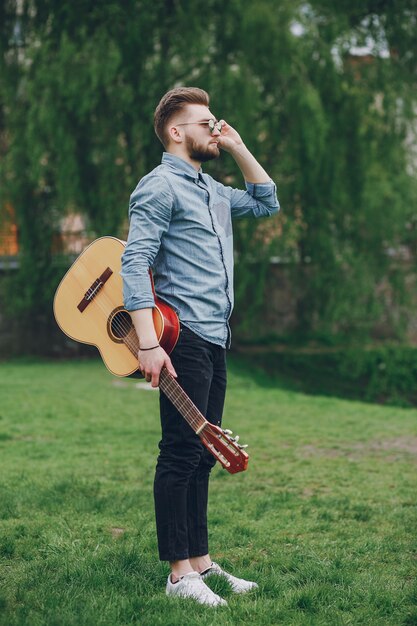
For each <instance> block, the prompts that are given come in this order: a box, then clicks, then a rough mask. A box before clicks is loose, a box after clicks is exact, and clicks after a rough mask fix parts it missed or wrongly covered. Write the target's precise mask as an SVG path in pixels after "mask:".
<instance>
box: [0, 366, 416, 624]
mask: <svg viewBox="0 0 417 626" xmlns="http://www.w3.org/2000/svg"><path fill="white" fill-rule="evenodd" d="M229 372H230V375H229V389H228V396H227V403H226V411H225V419H224V424H225V426H227V427H228V428H231V429H232V430H235V431H237V432H239V434H240V435H241V441H242V442H247V443H249V444H250V447H249V451H250V462H249V468H248V470H247V472H245V473H243V474H237V475H234V476H231V475H229V474H228V473H227V472H225V471H224V470H222V469H221V468H220V467H216V468H215V470H214V471H213V475H212V482H211V494H210V507H209V518H210V530H211V536H210V543H211V554H212V557H213V558H215V559H216V560H217V561H218V562H219V563H220V564H222V565H223V566H225V567H226V568H229V569H230V570H231V571H232V572H234V573H236V574H237V575H242V576H245V577H248V578H250V579H253V580H257V581H258V582H259V585H260V589H259V591H258V592H257V593H254V594H251V595H248V596H244V597H240V596H235V597H233V596H232V594H231V593H230V591H229V590H228V589H227V587H226V586H225V585H224V584H223V581H221V580H217V581H213V582H212V583H211V584H212V586H213V588H214V589H215V590H216V591H218V592H220V593H221V594H222V595H223V596H224V597H225V598H226V599H227V601H228V603H229V606H228V607H227V608H219V609H209V608H204V607H200V606H198V605H195V604H194V603H193V602H192V601H182V602H181V601H177V600H175V599H172V598H167V597H166V596H165V593H164V586H165V580H166V576H167V574H168V570H167V566H166V564H161V563H159V562H158V560H157V550H156V539H155V531H154V517H153V499H152V482H153V470H154V466H155V459H156V455H157V444H158V440H159V417H158V394H157V393H156V392H152V391H148V390H144V389H138V388H137V387H136V386H135V385H136V384H137V381H133V380H124V381H118V380H116V379H114V378H113V377H111V376H110V375H109V374H108V373H107V371H106V370H105V368H104V366H103V365H102V364H101V363H100V362H98V361H93V362H91V361H90V362H87V361H84V362H71V363H67V362H62V363H50V362H28V361H26V362H25V361H16V362H13V363H11V364H5V363H3V364H0V459H1V461H0V467H1V477H0V624H1V625H2V626H3V625H4V626H17V625H19V626H21V625H27V626H39V625H48V626H49V625H50V626H60V625H62V626H70V625H71V626H72V625H73V626H83V625H88V626H104V625H106V626H118V625H119V624H120V625H122V624H137V625H140V626H154V625H155V626H157V625H164V626H174V625H175V626H176V625H178V626H195V625H197V626H198V625H204V626H209V625H211V624H222V626H231V625H234V624H255V625H265V626H270V625H271V624H274V625H275V624H276V625H287V624H289V625H299V624H300V625H301V624H302V625H321V624H326V625H327V624H328V625H332V626H333V625H337V624H354V625H357V624H366V625H385V624H392V625H393V626H400V625H404V626H412V625H416V624H417V584H416V565H417V532H416V531H417V524H416V520H417V516H416V510H417V496H416V492H417V490H416V487H417V419H416V418H417V411H416V410H414V409H401V408H395V407H381V406H376V405H371V404H362V403H360V402H350V401H345V400H343V401H342V400H337V399H334V398H323V397H309V396H306V395H303V394H301V393H296V392H293V391H286V390H285V389H278V388H274V387H273V386H268V384H267V383H266V382H265V381H263V380H262V378H260V377H259V375H256V376H251V374H250V373H249V371H248V370H245V369H244V368H242V366H240V365H238V364H237V363H235V362H232V363H231V365H230V368H229ZM118 382H119V383H120V382H121V383H122V385H117V384H115V383H118Z"/></svg>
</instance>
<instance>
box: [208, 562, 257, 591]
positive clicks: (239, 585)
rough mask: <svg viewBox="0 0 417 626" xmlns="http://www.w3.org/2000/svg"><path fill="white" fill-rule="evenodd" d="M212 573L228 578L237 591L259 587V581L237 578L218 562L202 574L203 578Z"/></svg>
mask: <svg viewBox="0 0 417 626" xmlns="http://www.w3.org/2000/svg"><path fill="white" fill-rule="evenodd" d="M212 574H216V576H223V577H224V578H226V580H227V581H228V583H229V584H230V586H231V587H232V589H233V591H234V592H235V593H246V592H247V591H252V589H258V585H257V583H254V582H252V581H250V580H244V579H243V578H236V576H232V575H231V574H228V572H225V571H224V570H223V569H222V568H221V567H220V565H218V564H217V563H212V564H211V567H209V569H207V570H205V571H204V572H203V573H202V574H201V578H203V579H204V578H207V576H211V575H212Z"/></svg>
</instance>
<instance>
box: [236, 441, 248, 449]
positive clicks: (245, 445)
mask: <svg viewBox="0 0 417 626" xmlns="http://www.w3.org/2000/svg"><path fill="white" fill-rule="evenodd" d="M238 446H239V448H240V449H241V450H243V449H244V448H247V447H248V444H247V443H245V444H243V445H242V444H241V443H239V444H238Z"/></svg>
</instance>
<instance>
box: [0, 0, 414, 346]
mask: <svg viewBox="0 0 417 626" xmlns="http://www.w3.org/2000/svg"><path fill="white" fill-rule="evenodd" d="M412 5H413V2H411V3H410V2H407V1H405V0H403V1H401V2H398V3H395V7H394V5H393V3H391V2H379V3H375V2H371V1H369V2H365V3H363V2H353V3H351V2H342V3H333V2H329V1H328V0H311V1H310V2H309V3H304V2H301V1H297V2H293V1H292V0H291V1H290V0H280V1H279V2H276V0H262V1H260V2H257V3H253V2H249V0H232V1H230V2H227V3H225V2H220V1H219V0H206V1H205V2H203V1H202V0H198V1H197V2H190V1H188V0H187V1H186V2H181V3H179V2H174V1H173V0H169V1H162V0H156V1H155V0H153V1H152V2H150V1H149V0H141V1H139V0H128V1H126V2H123V3H119V2H113V1H112V0H100V1H99V2H96V3H94V6H93V5H91V3H88V2H86V0H78V1H77V2H73V3H62V2H57V1H56V0H24V1H23V2H21V3H19V5H17V3H15V2H12V1H11V0H9V1H6V2H3V3H2V4H1V8H0V46H1V50H0V51H1V61H0V63H1V68H0V69H1V71H0V94H1V95H0V137H1V143H0V151H1V152H2V153H3V157H4V158H3V159H2V163H1V165H0V182H1V192H0V193H1V197H0V204H1V205H2V206H4V204H5V202H6V201H8V202H10V203H11V204H12V205H13V207H14V209H15V212H16V216H17V221H18V224H19V235H20V243H21V249H22V255H23V257H24V258H26V257H27V259H28V260H27V263H28V264H29V265H30V264H34V265H35V266H36V267H37V268H38V271H39V272H41V277H40V281H41V282H42V283H43V284H47V283H49V282H50V281H51V280H53V277H52V276H51V274H50V272H49V266H50V250H51V241H52V239H53V236H54V233H55V232H56V231H57V230H59V223H60V219H61V218H62V216H63V215H65V214H66V213H68V212H72V211H77V212H81V213H82V214H83V215H84V216H85V218H86V219H87V224H88V229H89V231H90V232H91V234H92V235H96V236H99V235H102V234H110V233H111V234H119V233H120V232H122V230H123V227H124V223H125V220H126V215H127V200H128V197H129V194H130V192H131V190H132V188H133V187H134V186H135V184H136V182H137V180H138V179H139V178H140V177H141V176H142V175H144V174H145V173H146V172H147V171H148V170H149V169H150V168H152V167H154V166H155V165H156V164H157V163H158V162H159V159H160V152H161V146H160V145H159V143H158V141H157V139H156V138H155V136H154V132H153V125H152V115H153V110H154V108H155V105H156V104H157V102H158V100H159V98H160V96H161V95H162V94H163V93H164V92H165V91H166V90H167V89H169V88H170V87H173V86H174V85H179V84H183V85H191V84H195V85H198V86H201V87H203V88H205V89H207V90H208V91H209V92H210V94H211V102H212V109H213V112H214V113H215V114H216V115H218V116H219V117H224V118H225V119H227V120H228V121H230V122H231V123H232V125H234V126H236V127H237V128H238V129H239V131H240V132H241V134H242V136H243V138H244V140H245V142H246V143H247V145H248V147H249V148H250V149H251V150H252V151H253V153H254V154H255V155H256V156H257V157H258V159H259V161H260V162H261V163H262V164H263V165H264V166H265V168H266V169H267V171H268V172H269V173H270V175H271V177H272V178H273V179H275V180H276V181H277V183H278V187H279V197H280V200H281V205H282V209H283V212H282V215H281V216H279V217H278V218H274V219H273V220H271V221H268V222H267V223H265V222H262V221H261V222H260V223H259V222H255V221H242V222H240V223H237V224H236V228H235V245H236V253H237V259H238V265H239V266H238V268H237V281H236V286H237V296H238V297H237V305H238V306H239V305H240V306H242V305H243V304H244V303H245V302H247V301H250V302H251V320H252V322H251V323H253V320H254V319H256V314H257V311H259V307H260V304H261V302H262V297H263V296H262V289H261V283H262V281H263V278H262V277H263V276H265V274H266V271H267V264H268V259H269V257H270V256H271V255H273V256H278V257H281V258H284V259H286V260H291V261H293V262H294V268H295V271H294V281H296V282H297V283H298V284H299V286H300V289H299V292H300V294H302V296H300V299H299V303H298V319H299V330H300V331H302V332H310V333H311V332H315V333H318V334H323V333H330V334H331V333H335V332H338V333H340V332H345V334H346V335H351V336H353V335H355V334H358V333H359V334H363V333H364V332H367V331H368V330H369V328H370V327H371V326H372V324H373V323H374V321H375V320H377V319H378V318H379V317H380V316H381V304H380V302H379V301H378V298H377V295H376V293H375V286H376V284H379V283H380V281H381V280H383V279H385V280H387V281H388V282H389V283H390V285H391V288H392V292H393V298H399V297H402V296H403V294H404V289H403V286H402V281H401V280H398V276H397V277H396V280H395V281H394V280H393V281H392V280H391V277H392V273H391V272H390V271H389V268H390V264H391V261H390V255H389V253H392V252H393V251H394V253H395V251H396V250H398V249H399V247H400V246H401V245H402V244H404V243H405V244H407V245H411V246H413V245H414V244H413V241H414V239H415V237H414V239H413V236H414V235H413V233H414V232H415V228H414V227H413V226H412V225H413V224H415V220H416V218H415V209H414V208H413V207H414V206H415V201H416V197H417V192H416V183H415V181H414V180H413V176H412V173H413V172H412V164H410V156H409V154H408V148H407V146H406V141H405V139H407V140H409V138H410V136H411V135H410V133H411V132H412V128H413V127H412V124H411V122H412V121H413V120H414V111H415V93H416V91H415V67H416V55H415V46H414V37H413V35H414V34H415V32H414V31H415V28H413V25H414V27H415V19H414V18H413V9H412ZM297 29H298V30H297ZM369 41H371V47H372V53H373V54H374V56H373V57H372V59H371V62H368V61H369V59H366V58H365V59H364V58H362V60H359V61H358V60H357V59H356V61H355V59H354V58H352V57H351V56H350V55H349V51H350V50H351V48H352V46H353V45H355V44H356V45H361V44H364V43H367V44H368V45H369ZM388 51H391V52H390V54H387V52H388ZM207 169H208V171H210V172H211V173H212V174H213V175H214V176H216V177H217V178H219V179H220V180H222V181H224V182H225V183H227V184H233V185H236V186H241V185H242V181H241V174H240V172H239V171H238V168H237V166H236V164H235V163H234V161H233V159H231V157H230V156H229V155H223V156H222V158H221V159H220V160H218V161H216V162H213V163H210V164H209V165H208V168H207ZM410 225H411V226H410ZM410 229H411V230H410ZM32 260H33V261H32ZM254 261H256V262H257V263H258V264H261V266H262V269H261V271H260V274H259V275H253V272H252V273H251V270H250V268H251V267H252V265H251V264H252V263H253V262H254ZM306 270H307V273H308V280H306V275H307V274H306ZM20 273H21V278H20V279H19V282H21V283H22V284H24V282H25V277H26V275H27V269H26V267H25V262H23V263H22V267H21V270H20ZM38 291H39V290H38V289H35V290H33V293H32V292H31V291H30V289H27V290H26V295H25V297H24V298H23V300H24V302H25V307H26V309H27V310H28V311H30V310H31V307H36V303H35V300H34V294H35V293H37V292H38ZM48 291H50V289H48ZM9 298H10V300H12V299H13V298H14V296H13V293H11V294H10V293H9Z"/></svg>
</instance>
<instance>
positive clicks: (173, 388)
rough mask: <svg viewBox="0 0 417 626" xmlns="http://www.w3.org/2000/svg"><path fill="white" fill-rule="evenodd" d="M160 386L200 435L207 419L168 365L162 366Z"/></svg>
mask: <svg viewBox="0 0 417 626" xmlns="http://www.w3.org/2000/svg"><path fill="white" fill-rule="evenodd" d="M159 387H160V388H161V389H162V391H163V392H164V394H165V395H166V396H167V398H168V399H169V400H170V401H171V402H172V404H173V405H174V406H175V408H176V409H178V411H179V412H180V413H181V415H182V416H183V418H184V419H185V420H186V421H187V422H188V424H189V425H190V426H191V428H192V429H193V431H194V432H195V433H197V435H199V434H200V432H201V431H202V430H203V428H204V427H205V425H206V424H207V420H206V419H205V417H204V416H203V414H202V413H201V412H200V411H199V410H198V408H197V407H196V405H195V404H194V402H193V401H192V400H190V398H189V397H188V396H187V394H186V393H185V391H184V390H183V388H182V387H180V385H179V384H178V383H177V381H176V380H175V378H174V377H173V376H172V375H171V374H170V373H169V372H168V370H167V368H166V367H163V368H162V370H161V373H160V375H159Z"/></svg>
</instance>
